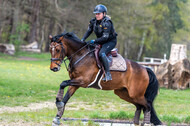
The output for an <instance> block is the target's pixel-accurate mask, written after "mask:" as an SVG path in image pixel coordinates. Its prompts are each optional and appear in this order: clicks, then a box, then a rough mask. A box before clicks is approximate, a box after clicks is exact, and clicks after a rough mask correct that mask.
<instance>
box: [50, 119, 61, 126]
mask: <svg viewBox="0 0 190 126" xmlns="http://www.w3.org/2000/svg"><path fill="white" fill-rule="evenodd" d="M60 124H61V123H60V118H59V117H55V118H54V119H53V123H52V126H59V125H60Z"/></svg>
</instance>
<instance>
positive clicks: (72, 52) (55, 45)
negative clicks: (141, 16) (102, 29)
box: [49, 32, 162, 126]
mask: <svg viewBox="0 0 190 126" xmlns="http://www.w3.org/2000/svg"><path fill="white" fill-rule="evenodd" d="M49 39H50V40H51V44H50V48H49V49H50V53H51V64H50V69H51V70H52V71H53V72H57V71H59V70H60V67H61V64H62V63H63V62H64V63H65V66H66V68H67V71H68V73H69V77H70V80H65V81H63V82H62V83H61V84H60V88H59V91H58V93H57V96H56V102H55V103H56V106H57V109H58V112H57V114H56V116H55V118H54V119H53V123H52V126H58V125H60V119H61V117H62V115H63V113H64V110H65V105H66V103H67V102H68V100H69V99H70V97H71V96H72V95H73V94H74V93H75V92H76V90H77V89H79V88H80V87H82V88H88V86H89V84H90V83H92V82H93V81H94V80H95V79H97V74H98V72H99V71H100V69H99V67H97V62H96V59H95V54H94V50H93V49H90V46H89V44H88V43H86V42H82V41H81V40H80V39H79V38H78V37H77V36H76V35H75V34H74V33H73V32H64V33H62V34H60V35H56V36H51V35H50V36H49ZM67 60H68V61H69V65H68V66H67V64H66V61H67ZM125 63H126V65H127V70H126V71H124V72H119V71H111V75H112V80H111V81H107V82H105V81H103V80H101V78H99V79H100V80H99V85H100V86H101V90H114V93H115V94H116V95H118V96H119V98H121V99H123V100H125V101H127V102H129V103H132V104H133V105H135V107H136V111H135V116H134V119H133V123H134V124H135V125H139V119H140V114H141V110H143V112H144V120H143V124H151V123H152V124H154V125H161V124H162V122H161V121H160V120H159V118H158V117H157V115H156V112H155V109H154V106H153V101H154V99H155V97H156V96H157V93H158V81H157V79H156V76H155V74H154V73H153V71H152V70H151V69H149V68H145V67H143V66H141V65H139V64H138V63H136V62H134V61H131V60H129V59H125ZM67 86H69V88H68V90H67V92H66V94H65V95H64V97H63V94H64V88H65V87H67Z"/></svg>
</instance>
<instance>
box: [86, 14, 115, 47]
mask: <svg viewBox="0 0 190 126" xmlns="http://www.w3.org/2000/svg"><path fill="white" fill-rule="evenodd" d="M93 31H94V33H95V34H96V37H97V39H95V43H98V44H100V45H103V44H105V43H106V42H108V41H110V40H112V39H115V38H116V36H117V33H116V32H115V29H114V27H113V23H112V21H111V19H110V18H108V17H104V18H103V19H102V20H101V21H98V20H96V18H93V19H92V20H90V23H89V26H88V30H87V32H86V33H85V34H84V37H83V40H85V39H86V38H88V36H89V35H90V34H91V33H92V32H93Z"/></svg>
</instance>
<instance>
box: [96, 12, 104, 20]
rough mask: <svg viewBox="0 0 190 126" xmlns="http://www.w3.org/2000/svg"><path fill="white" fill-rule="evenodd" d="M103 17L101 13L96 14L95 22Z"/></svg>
mask: <svg viewBox="0 0 190 126" xmlns="http://www.w3.org/2000/svg"><path fill="white" fill-rule="evenodd" d="M103 17H104V14H103V13H96V20H102V19H103Z"/></svg>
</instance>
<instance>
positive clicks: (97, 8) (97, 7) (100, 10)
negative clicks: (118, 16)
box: [94, 4, 107, 14]
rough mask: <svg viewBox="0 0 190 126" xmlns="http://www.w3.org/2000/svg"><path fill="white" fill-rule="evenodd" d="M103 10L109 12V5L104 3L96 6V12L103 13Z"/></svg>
mask: <svg viewBox="0 0 190 126" xmlns="http://www.w3.org/2000/svg"><path fill="white" fill-rule="evenodd" d="M103 12H106V13H107V7H106V6H104V5H102V4H99V5H97V6H96V7H95V8H94V14H96V13H103Z"/></svg>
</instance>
